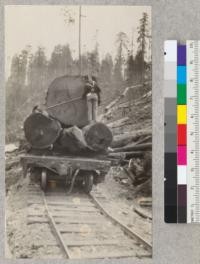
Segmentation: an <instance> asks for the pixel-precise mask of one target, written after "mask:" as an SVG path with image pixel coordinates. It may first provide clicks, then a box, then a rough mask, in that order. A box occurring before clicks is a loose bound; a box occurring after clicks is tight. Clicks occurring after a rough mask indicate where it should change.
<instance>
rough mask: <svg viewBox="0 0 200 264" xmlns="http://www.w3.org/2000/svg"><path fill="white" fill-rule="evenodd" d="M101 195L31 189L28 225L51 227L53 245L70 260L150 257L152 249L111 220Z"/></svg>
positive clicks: (33, 187)
mask: <svg viewBox="0 0 200 264" xmlns="http://www.w3.org/2000/svg"><path fill="white" fill-rule="evenodd" d="M104 198H105V197H102V196H100V194H96V195H95V196H94V195H93V194H90V195H87V194H83V193H74V194H73V193H72V194H70V195H69V196H66V193H64V191H63V192H57V191H56V192H46V193H44V192H43V191H42V190H41V189H40V187H39V186H38V185H35V184H30V186H29V200H28V205H29V212H28V215H27V221H28V222H27V223H28V224H29V225H37V226H38V224H39V225H40V224H41V225H42V224H44V223H45V224H48V225H50V230H51V232H52V234H53V236H54V237H55V242H54V243H50V242H49V243H50V244H51V245H52V246H54V247H55V246H57V247H59V248H60V250H61V251H62V254H63V256H64V257H66V258H69V259H89V258H127V257H138V258H146V257H151V251H152V246H151V244H150V243H148V242H147V241H146V240H145V239H143V238H142V237H141V236H140V235H138V234H137V233H135V232H133V231H132V230H131V229H129V228H128V227H127V226H125V225H123V224H122V223H121V222H120V221H119V220H118V219H116V218H115V217H113V216H111V215H110V214H109V212H107V211H106V209H105V208H104V207H103V205H102V203H101V199H104Z"/></svg>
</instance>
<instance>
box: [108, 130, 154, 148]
mask: <svg viewBox="0 0 200 264" xmlns="http://www.w3.org/2000/svg"><path fill="white" fill-rule="evenodd" d="M151 135H152V131H151V130H146V131H144V130H138V131H135V132H133V133H126V134H122V135H118V136H114V138H113V141H112V144H111V147H112V148H118V147H123V146H125V145H127V144H129V143H131V142H134V141H138V140H139V138H140V137H146V136H151Z"/></svg>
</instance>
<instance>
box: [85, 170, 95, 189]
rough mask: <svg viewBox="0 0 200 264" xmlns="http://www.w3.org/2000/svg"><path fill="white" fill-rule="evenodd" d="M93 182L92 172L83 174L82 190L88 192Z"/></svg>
mask: <svg viewBox="0 0 200 264" xmlns="http://www.w3.org/2000/svg"><path fill="white" fill-rule="evenodd" d="M93 183H94V176H93V175H92V174H87V175H85V176H84V191H85V192H86V193H90V192H91V190H92V186H93Z"/></svg>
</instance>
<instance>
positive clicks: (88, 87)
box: [83, 76, 101, 123]
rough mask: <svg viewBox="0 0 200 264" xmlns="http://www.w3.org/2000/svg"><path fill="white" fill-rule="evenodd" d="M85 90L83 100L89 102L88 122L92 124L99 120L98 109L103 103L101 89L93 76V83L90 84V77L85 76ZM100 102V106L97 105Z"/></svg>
mask: <svg viewBox="0 0 200 264" xmlns="http://www.w3.org/2000/svg"><path fill="white" fill-rule="evenodd" d="M85 81H86V84H85V89H84V94H83V98H86V100H87V108H88V120H89V122H90V123H91V122H92V121H96V119H97V107H98V105H100V103H101V98H100V92H101V89H100V88H99V87H98V85H97V80H96V78H95V77H94V76H92V83H90V81H89V78H88V76H85ZM97 102H98V105H97Z"/></svg>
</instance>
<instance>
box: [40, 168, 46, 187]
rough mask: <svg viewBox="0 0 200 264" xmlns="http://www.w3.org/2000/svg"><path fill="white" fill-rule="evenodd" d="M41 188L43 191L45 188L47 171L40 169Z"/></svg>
mask: <svg viewBox="0 0 200 264" xmlns="http://www.w3.org/2000/svg"><path fill="white" fill-rule="evenodd" d="M41 188H42V190H43V191H45V190H46V188H47V171H46V170H42V173H41Z"/></svg>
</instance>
